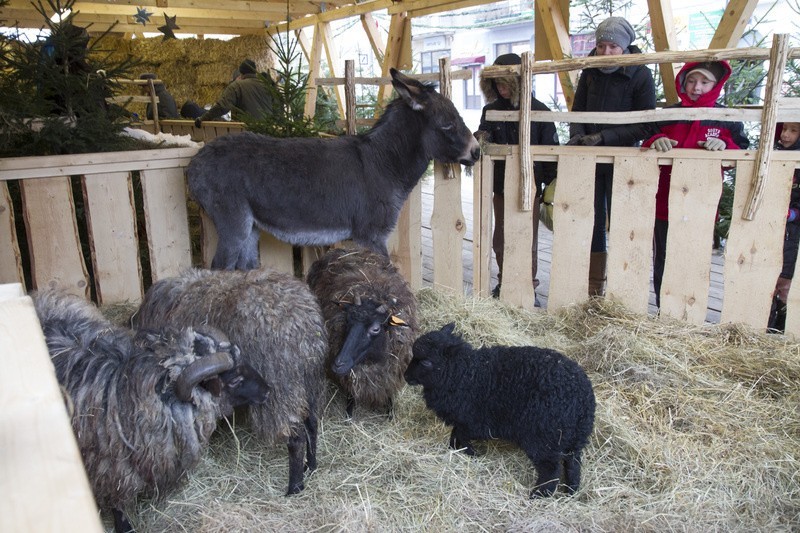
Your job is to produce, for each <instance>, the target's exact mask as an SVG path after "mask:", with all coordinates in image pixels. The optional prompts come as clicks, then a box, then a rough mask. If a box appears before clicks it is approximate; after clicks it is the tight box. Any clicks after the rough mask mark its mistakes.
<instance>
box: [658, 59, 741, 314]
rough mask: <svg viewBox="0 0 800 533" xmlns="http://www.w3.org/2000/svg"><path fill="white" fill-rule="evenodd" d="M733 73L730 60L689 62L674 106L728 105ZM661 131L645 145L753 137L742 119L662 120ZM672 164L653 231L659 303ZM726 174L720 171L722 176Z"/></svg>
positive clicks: (707, 145)
mask: <svg viewBox="0 0 800 533" xmlns="http://www.w3.org/2000/svg"><path fill="white" fill-rule="evenodd" d="M730 75H731V66H730V64H729V63H728V62H727V61H710V62H704V63H697V62H690V63H686V64H685V65H684V66H683V68H681V70H680V71H679V72H678V75H677V76H676V77H675V88H676V89H677V91H678V98H679V99H680V103H678V104H676V105H674V106H671V107H687V108H698V107H725V106H724V105H722V104H720V103H718V102H717V99H718V98H719V95H720V92H722V88H723V87H724V86H725V82H726V81H727V80H728V78H729V77H730ZM658 128H659V132H658V133H656V134H655V135H653V136H652V137H651V138H649V139H648V140H647V141H645V142H644V143H642V147H643V148H647V147H652V148H654V149H656V150H658V151H659V152H667V151H669V150H671V149H672V148H673V147H676V146H677V147H678V148H704V149H706V150H712V151H717V150H726V149H729V150H738V149H742V150H744V149H745V148H747V147H748V146H749V145H750V141H749V140H748V138H747V136H746V135H745V133H744V125H743V124H742V123H741V122H730V121H720V120H679V121H670V122H662V123H659V124H658ZM671 175H672V166H670V165H663V166H662V167H661V170H660V175H659V178H658V190H657V191H656V221H655V230H654V233H653V289H654V291H655V293H656V305H657V306H660V305H661V280H662V278H663V277H664V262H665V259H666V251H667V230H668V228H669V223H668V220H669V210H668V207H669V183H670V176H671ZM721 175H722V174H721V173H720V176H721Z"/></svg>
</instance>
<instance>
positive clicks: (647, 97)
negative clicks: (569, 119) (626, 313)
mask: <svg viewBox="0 0 800 533" xmlns="http://www.w3.org/2000/svg"><path fill="white" fill-rule="evenodd" d="M635 39H636V34H635V33H634V31H633V27H632V26H631V25H630V23H629V22H628V21H627V20H625V19H624V18H622V17H609V18H607V19H606V20H604V21H603V22H601V23H600V24H599V25H598V26H597V30H596V32H595V43H596V44H595V48H594V49H593V50H592V51H591V52H590V53H589V55H590V56H598V55H622V54H640V53H642V51H641V50H640V49H639V47H637V46H635V45H633V44H631V43H633V41H634V40H635ZM655 107H656V92H655V83H654V82H653V74H652V72H651V71H650V69H649V68H648V67H647V66H645V65H636V66H629V67H603V68H587V69H584V70H583V71H582V72H581V76H580V79H579V80H578V88H577V89H576V90H575V101H574V102H573V104H572V111H619V112H626V111H642V110H645V109H655ZM650 132H651V125H649V124H646V123H645V124H623V125H618V124H584V123H577V122H573V123H572V124H570V128H569V133H570V140H569V142H567V144H569V145H580V146H597V145H601V146H635V145H636V144H637V143H638V142H639V141H641V140H643V139H645V138H647V136H648V135H649V134H650ZM613 173H614V166H613V165H612V164H610V163H603V164H599V165H597V170H596V173H595V188H594V232H593V234H592V244H591V260H590V264H589V295H590V296H593V295H603V294H604V293H605V280H606V218H608V219H610V217H611V185H612V182H613V177H614V174H613Z"/></svg>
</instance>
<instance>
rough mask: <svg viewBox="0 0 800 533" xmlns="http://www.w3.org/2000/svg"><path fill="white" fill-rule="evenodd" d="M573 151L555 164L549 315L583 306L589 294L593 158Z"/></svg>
mask: <svg viewBox="0 0 800 533" xmlns="http://www.w3.org/2000/svg"><path fill="white" fill-rule="evenodd" d="M573 150H574V152H575V154H574V155H572V154H570V155H564V156H561V157H560V158H559V162H558V176H557V177H558V185H557V186H556V194H555V199H554V201H553V259H552V263H551V269H550V297H549V299H548V301H547V312H548V313H553V312H555V311H557V310H558V309H560V308H562V307H564V306H566V305H569V304H573V303H580V302H583V301H585V300H586V299H587V298H588V293H589V250H590V248H591V243H592V228H593V227H594V216H593V215H592V213H594V175H595V158H594V156H593V155H591V151H590V150H588V149H584V148H576V147H573Z"/></svg>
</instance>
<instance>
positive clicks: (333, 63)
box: [317, 22, 345, 117]
mask: <svg viewBox="0 0 800 533" xmlns="http://www.w3.org/2000/svg"><path fill="white" fill-rule="evenodd" d="M317 29H318V30H319V31H321V33H322V42H323V44H324V45H325V55H326V57H327V59H328V68H329V69H330V71H331V75H333V76H336V71H337V69H340V70H339V72H341V68H342V67H341V66H340V65H341V61H340V60H339V49H338V48H336V45H335V44H334V43H333V35H332V34H331V24H330V22H325V23H323V24H320V25H319V26H318V27H317ZM334 90H335V91H336V103H337V105H338V106H339V116H340V117H343V116H345V95H344V87H343V86H342V85H337V86H335V87H334Z"/></svg>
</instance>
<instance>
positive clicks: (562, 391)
mask: <svg viewBox="0 0 800 533" xmlns="http://www.w3.org/2000/svg"><path fill="white" fill-rule="evenodd" d="M454 329H455V325H454V324H452V323H451V324H448V325H446V326H444V327H443V328H442V329H441V330H439V331H433V332H430V333H426V334H425V335H422V336H421V337H420V338H419V339H417V340H416V342H414V348H413V350H414V357H413V359H412V360H411V364H410V365H409V366H408V369H407V370H406V373H405V378H406V381H407V382H408V383H409V385H422V387H423V396H424V398H425V404H426V405H427V406H428V408H430V409H431V410H433V411H434V412H435V413H436V415H437V416H438V417H439V418H441V419H442V420H443V421H444V422H445V423H446V424H449V425H451V426H453V431H452V433H451V435H450V447H451V448H453V449H457V450H458V449H464V451H465V453H467V454H469V455H474V454H475V451H474V450H473V448H472V445H471V444H470V442H469V441H470V439H504V440H507V441H510V442H513V443H514V444H516V445H518V446H519V447H520V448H522V449H523V450H524V451H525V453H526V454H527V456H528V457H529V458H530V460H531V461H533V464H534V466H535V467H536V472H537V475H538V479H537V480H536V487H535V488H534V490H533V492H532V493H531V497H532V498H533V497H540V496H550V495H552V494H553V493H554V492H555V491H556V489H557V488H558V484H559V482H560V481H561V478H562V474H563V477H564V482H565V485H566V489H567V491H568V492H569V493H574V492H575V491H576V490H578V486H579V485H580V480H581V450H583V448H584V446H586V444H587V443H588V441H589V435H590V434H591V432H592V428H593V426H594V411H595V398H594V391H593V389H592V384H591V382H590V381H589V378H588V377H587V376H586V373H585V372H584V371H583V369H582V368H581V367H580V365H578V364H577V363H576V362H575V361H572V360H571V359H569V358H567V357H565V356H564V355H562V354H560V353H558V352H556V351H554V350H548V349H545V348H536V347H533V346H524V347H510V346H495V347H490V348H480V349H475V348H473V347H472V346H471V345H470V344H468V343H467V342H465V341H464V340H462V339H461V337H459V336H458V335H456V334H454V332H453V331H454Z"/></svg>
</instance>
